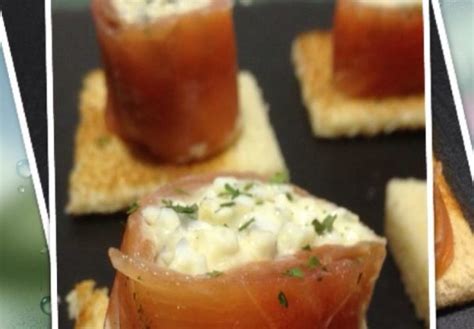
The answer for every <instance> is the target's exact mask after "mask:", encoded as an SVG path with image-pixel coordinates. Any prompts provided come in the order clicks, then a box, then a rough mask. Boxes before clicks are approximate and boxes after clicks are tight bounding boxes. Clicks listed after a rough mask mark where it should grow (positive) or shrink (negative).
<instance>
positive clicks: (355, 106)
mask: <svg viewBox="0 0 474 329" xmlns="http://www.w3.org/2000/svg"><path fill="white" fill-rule="evenodd" d="M332 48H333V47H332V34H331V32H326V31H311V32H306V33H304V34H302V35H300V36H298V37H297V38H296V40H295V41H294V42H293V46H292V61H293V65H294V69H295V73H296V77H297V78H298V80H299V81H300V85H301V92H302V98H303V102H304V105H305V107H306V109H307V111H308V114H309V119H310V123H311V127H312V130H313V134H314V135H315V136H317V137H323V138H337V137H354V136H356V135H365V136H373V135H376V134H380V133H385V134H389V133H391V132H393V131H395V130H399V129H405V130H406V129H418V128H423V127H424V126H425V113H424V112H425V110H424V108H425V106H424V96H423V94H420V95H412V96H403V97H387V98H383V99H376V98H353V97H349V96H347V95H345V94H344V93H342V92H341V91H339V90H337V89H336V88H335V86H334V84H333V83H332Z"/></svg>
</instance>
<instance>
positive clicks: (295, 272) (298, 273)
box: [283, 267, 304, 278]
mask: <svg viewBox="0 0 474 329" xmlns="http://www.w3.org/2000/svg"><path fill="white" fill-rule="evenodd" d="M283 274H284V275H286V276H291V277H294V278H302V277H304V272H303V270H302V269H300V268H299V267H293V268H290V269H288V270H286V271H285V272H284V273H283Z"/></svg>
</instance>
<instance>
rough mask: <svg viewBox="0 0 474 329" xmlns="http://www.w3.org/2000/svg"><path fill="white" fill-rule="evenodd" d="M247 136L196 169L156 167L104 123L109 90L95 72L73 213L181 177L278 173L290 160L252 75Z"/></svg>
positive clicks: (247, 83) (245, 90) (83, 100)
mask: <svg viewBox="0 0 474 329" xmlns="http://www.w3.org/2000/svg"><path fill="white" fill-rule="evenodd" d="M239 94H240V99H239V102H240V107H241V115H242V133H241V136H240V137H239V139H238V141H237V142H236V143H235V144H234V145H233V146H231V147H230V148H229V149H228V150H226V151H225V152H223V153H222V154H220V155H218V156H216V157H213V158H211V159H209V160H206V161H204V162H200V163H195V164H191V165H183V166H172V165H152V164H149V163H145V162H142V161H139V160H137V158H136V157H134V156H132V155H131V154H130V153H129V152H128V150H127V148H126V146H125V145H124V144H123V143H122V142H121V140H119V139H118V138H117V137H116V136H114V135H113V134H111V133H110V132H109V131H107V128H106V125H105V122H104V109H105V103H106V87H105V79H104V74H103V72H102V71H100V70H96V71H93V72H91V73H89V74H88V75H87V76H86V78H85V80H84V86H83V89H82V91H81V95H80V123H79V128H78V131H77V134H76V142H75V153H74V166H73V169H72V172H71V174H70V181H69V183H70V185H69V203H68V205H67V207H66V208H67V209H66V210H67V212H69V213H71V214H86V213H111V212H114V211H118V210H122V209H124V208H126V207H128V206H129V205H130V204H131V203H133V202H134V201H135V200H137V199H138V198H140V197H142V196H143V195H145V194H148V193H150V192H152V191H153V190H155V189H156V188H157V187H158V186H159V185H162V184H165V183H167V182H169V181H170V180H173V179H175V178H178V177H181V176H184V175H189V174H196V173H205V172H214V171H239V172H242V171H253V172H255V173H258V174H262V175H272V174H274V173H276V172H280V171H285V170H286V169H285V168H286V167H285V162H284V159H283V157H282V154H281V151H280V148H279V145H278V142H277V140H276V137H275V134H274V132H273V130H272V127H271V125H270V122H269V119H268V113H267V112H268V109H267V106H266V105H265V104H264V101H263V99H262V95H261V92H260V89H259V87H258V85H257V82H256V80H255V78H254V77H253V75H252V74H251V73H249V72H241V73H240V74H239Z"/></svg>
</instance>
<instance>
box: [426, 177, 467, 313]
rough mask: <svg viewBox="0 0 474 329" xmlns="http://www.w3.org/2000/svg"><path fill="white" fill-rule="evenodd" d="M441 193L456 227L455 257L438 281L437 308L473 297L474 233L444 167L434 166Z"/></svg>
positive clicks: (453, 225)
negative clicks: (444, 173)
mask: <svg viewBox="0 0 474 329" xmlns="http://www.w3.org/2000/svg"><path fill="white" fill-rule="evenodd" d="M435 180H436V181H437V183H438V186H439V189H440V192H441V197H442V198H443V200H444V203H445V205H446V209H447V211H448V215H449V219H450V221H451V226H452V229H453V238H454V258H453V262H452V263H451V265H450V266H449V267H448V269H447V271H446V272H445V273H444V274H443V276H442V277H440V278H439V279H438V280H437V281H436V305H437V307H438V308H441V307H445V306H451V305H456V304H461V303H465V302H468V301H472V300H474V235H473V233H472V231H471V229H470V227H469V224H468V223H467V221H466V219H465V218H464V215H463V213H462V211H461V208H460V206H459V203H458V202H457V200H456V198H455V196H454V194H453V192H452V190H451V188H450V186H449V184H448V183H447V182H446V179H445V178H444V176H443V174H442V171H441V170H435Z"/></svg>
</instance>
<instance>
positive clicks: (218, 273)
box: [206, 271, 224, 278]
mask: <svg viewBox="0 0 474 329" xmlns="http://www.w3.org/2000/svg"><path fill="white" fill-rule="evenodd" d="M222 274H224V273H223V272H219V271H212V272H207V273H206V275H207V276H208V277H210V278H217V277H219V276H221V275H222Z"/></svg>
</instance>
